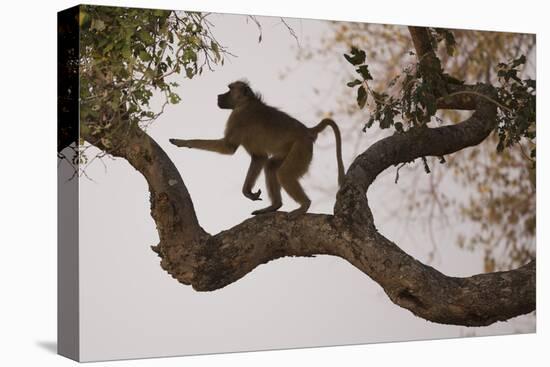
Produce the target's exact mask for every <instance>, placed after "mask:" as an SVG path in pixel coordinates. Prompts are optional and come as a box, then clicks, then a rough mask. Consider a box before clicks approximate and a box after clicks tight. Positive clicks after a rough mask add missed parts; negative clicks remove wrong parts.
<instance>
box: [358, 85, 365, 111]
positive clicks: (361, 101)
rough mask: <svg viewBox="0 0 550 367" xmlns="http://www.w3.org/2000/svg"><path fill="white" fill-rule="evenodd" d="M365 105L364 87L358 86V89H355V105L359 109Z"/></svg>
mask: <svg viewBox="0 0 550 367" xmlns="http://www.w3.org/2000/svg"><path fill="white" fill-rule="evenodd" d="M366 103H367V91H366V90H365V87H363V86H360V87H359V89H357V105H358V106H359V108H361V109H362V108H364V107H365V104H366Z"/></svg>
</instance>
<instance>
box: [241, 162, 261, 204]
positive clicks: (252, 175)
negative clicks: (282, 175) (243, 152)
mask: <svg viewBox="0 0 550 367" xmlns="http://www.w3.org/2000/svg"><path fill="white" fill-rule="evenodd" d="M251 158H252V160H251V161H250V167H248V173H247V174H246V179H245V180H244V184H243V194H244V196H246V197H247V198H249V199H250V200H262V199H261V198H260V194H261V193H262V190H260V189H258V191H256V192H252V188H253V187H254V184H255V183H256V180H257V179H258V176H259V175H260V172H262V168H264V164H265V162H266V161H267V157H265V156H258V155H252V156H251Z"/></svg>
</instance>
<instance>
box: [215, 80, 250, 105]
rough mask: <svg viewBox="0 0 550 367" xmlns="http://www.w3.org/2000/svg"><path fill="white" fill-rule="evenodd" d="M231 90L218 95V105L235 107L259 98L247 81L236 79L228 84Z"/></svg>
mask: <svg viewBox="0 0 550 367" xmlns="http://www.w3.org/2000/svg"><path fill="white" fill-rule="evenodd" d="M228 88H229V91H227V92H226V93H224V94H219V95H218V107H220V108H226V109H233V108H235V107H237V106H239V105H240V104H242V103H244V102H247V101H250V100H252V99H258V97H257V96H256V95H255V94H254V92H253V91H252V89H251V88H250V85H248V83H247V82H243V81H240V80H239V81H236V82H233V83H231V84H229V85H228Z"/></svg>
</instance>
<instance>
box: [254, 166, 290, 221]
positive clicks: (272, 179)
mask: <svg viewBox="0 0 550 367" xmlns="http://www.w3.org/2000/svg"><path fill="white" fill-rule="evenodd" d="M281 163H282V162H281V161H280V160H278V159H273V158H272V159H269V160H268V161H267V163H266V164H265V166H264V173H265V184H266V186H267V193H268V195H269V198H270V199H271V205H270V206H268V207H266V208H263V209H259V210H255V211H253V212H252V215H258V214H265V213H271V212H274V211H277V209H279V208H280V207H281V206H282V205H283V202H282V200H281V185H280V184H279V181H278V180H277V169H278V168H279V167H280V166H281Z"/></svg>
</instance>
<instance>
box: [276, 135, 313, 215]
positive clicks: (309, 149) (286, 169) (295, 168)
mask: <svg viewBox="0 0 550 367" xmlns="http://www.w3.org/2000/svg"><path fill="white" fill-rule="evenodd" d="M312 157H313V144H312V142H311V141H309V140H306V141H298V142H296V143H294V145H293V146H292V148H291V149H290V151H289V153H288V155H287V156H286V158H285V160H284V161H283V163H282V164H281V167H280V168H279V169H278V170H277V178H278V179H279V183H280V184H281V186H282V187H283V189H285V191H286V192H287V193H288V195H290V197H291V198H292V199H294V200H295V201H296V202H298V203H299V204H300V207H299V208H298V209H295V210H293V211H291V212H289V213H288V214H289V215H290V216H291V217H296V216H299V215H300V214H304V213H306V212H307V210H308V209H309V206H310V205H311V200H309V198H308V196H307V195H306V193H305V191H304V189H303V188H302V185H300V182H299V181H298V180H299V178H300V177H302V176H303V175H304V174H305V173H306V172H307V169H308V167H309V164H310V163H311V159H312Z"/></svg>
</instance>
